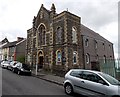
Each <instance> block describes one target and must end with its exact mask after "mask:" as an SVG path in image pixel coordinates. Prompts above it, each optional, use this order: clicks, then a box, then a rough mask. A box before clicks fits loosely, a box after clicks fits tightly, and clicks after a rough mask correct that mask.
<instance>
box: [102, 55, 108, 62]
mask: <svg viewBox="0 0 120 97" xmlns="http://www.w3.org/2000/svg"><path fill="white" fill-rule="evenodd" d="M103 62H104V63H106V62H107V60H106V56H105V55H104V56H103Z"/></svg>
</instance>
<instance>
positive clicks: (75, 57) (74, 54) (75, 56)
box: [73, 51, 77, 64]
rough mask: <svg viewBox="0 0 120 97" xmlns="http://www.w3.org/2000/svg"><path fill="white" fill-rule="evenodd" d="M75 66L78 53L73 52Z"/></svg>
mask: <svg viewBox="0 0 120 97" xmlns="http://www.w3.org/2000/svg"><path fill="white" fill-rule="evenodd" d="M73 64H77V52H76V51H74V52H73Z"/></svg>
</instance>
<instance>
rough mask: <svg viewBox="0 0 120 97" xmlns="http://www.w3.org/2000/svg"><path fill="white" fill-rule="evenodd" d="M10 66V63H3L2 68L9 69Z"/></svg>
mask: <svg viewBox="0 0 120 97" xmlns="http://www.w3.org/2000/svg"><path fill="white" fill-rule="evenodd" d="M9 65H10V62H9V61H3V62H2V63H1V67H2V68H6V69H7V68H8V66H9Z"/></svg>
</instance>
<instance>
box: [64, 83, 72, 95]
mask: <svg viewBox="0 0 120 97" xmlns="http://www.w3.org/2000/svg"><path fill="white" fill-rule="evenodd" d="M64 88H65V93H66V94H68V95H71V94H73V87H72V85H71V84H66V85H65V87H64Z"/></svg>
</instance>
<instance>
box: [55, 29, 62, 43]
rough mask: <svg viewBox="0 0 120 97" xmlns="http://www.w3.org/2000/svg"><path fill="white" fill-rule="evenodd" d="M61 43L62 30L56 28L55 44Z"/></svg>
mask: <svg viewBox="0 0 120 97" xmlns="http://www.w3.org/2000/svg"><path fill="white" fill-rule="evenodd" d="M61 42H62V28H61V27H58V28H57V30H56V43H61Z"/></svg>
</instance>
